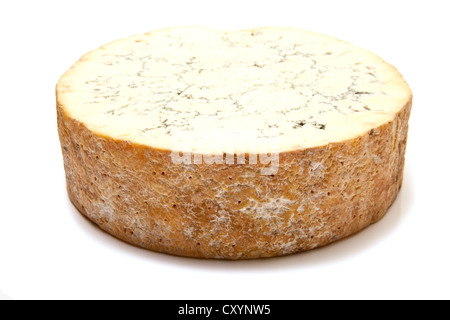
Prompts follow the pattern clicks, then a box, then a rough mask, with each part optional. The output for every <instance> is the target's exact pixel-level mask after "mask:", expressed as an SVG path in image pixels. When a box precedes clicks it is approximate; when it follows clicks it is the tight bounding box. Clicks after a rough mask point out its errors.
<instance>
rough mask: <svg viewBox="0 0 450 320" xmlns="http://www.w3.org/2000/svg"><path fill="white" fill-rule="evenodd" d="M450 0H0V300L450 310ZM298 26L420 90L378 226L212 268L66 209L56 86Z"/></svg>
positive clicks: (215, 263)
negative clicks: (94, 57)
mask: <svg viewBox="0 0 450 320" xmlns="http://www.w3.org/2000/svg"><path fill="white" fill-rule="evenodd" d="M448 3H449V2H448V1H430V0H428V1H411V0H410V1H392V0H390V1H380V0H378V1H373V2H371V1H305V2H303V1H282V0H278V1H263V0H259V1H249V0H241V1H234V0H228V1H214V0H210V1H194V0H187V1H168V0H165V1H131V0H128V1H112V0H110V1H81V0H78V1H27V2H25V1H1V2H0V32H1V39H0V48H1V50H0V58H1V59H0V72H1V73H0V82H1V83H0V90H1V100H0V108H1V109H0V121H1V125H0V133H1V146H0V153H1V157H0V161H1V167H0V168H1V177H0V179H1V184H0V188H1V190H0V191H1V192H0V195H1V202H0V298H8V297H10V298H13V299H449V298H450V289H449V288H450V251H449V244H450V237H449V234H450V209H449V206H448V204H449V199H450V192H449V191H450V188H449V182H450V175H449V152H448V148H449V142H448V141H449V137H450V134H449V130H450V126H449V123H450V112H449V109H450V101H449V98H448V93H449V91H450V86H449V85H450V81H449V78H448V75H449V74H450V63H449V57H450V49H449V45H448V43H449V31H450V24H449V22H448V21H449V12H450V10H449V8H448V7H449V6H448ZM178 25H205V26H210V27H216V28H221V29H241V28H254V27H260V26H293V27H300V28H303V29H308V30H311V31H316V32H321V33H326V34H329V35H331V36H334V37H337V38H340V39H343V40H346V41H349V42H352V43H354V44H356V45H358V46H361V47H364V48H366V49H369V50H371V51H373V52H375V53H377V54H378V55H380V56H381V57H382V58H384V59H385V60H386V61H388V62H390V63H391V64H393V65H395V66H396V67H397V68H398V69H399V70H400V72H402V73H403V75H404V77H405V78H406V80H407V81H408V82H409V84H410V86H411V87H412V90H413V92H414V104H413V111H412V115H411V120H410V135H409V141H408V148H407V155H406V169H405V180H404V187H403V189H402V190H401V192H400V194H399V197H398V199H397V201H396V202H395V204H394V205H393V207H392V208H391V209H390V211H389V212H388V214H387V216H386V217H385V218H384V219H383V220H381V221H380V222H379V223H377V224H375V225H373V226H371V227H369V228H368V229H366V230H364V231H362V232H360V233H358V234H357V235H354V236H352V237H350V238H348V239H345V240H342V241H340V242H338V243H335V244H333V245H330V246H327V247H325V248H321V249H317V250H313V251H310V252H307V253H303V254H295V255H291V256H287V257H282V258H272V259H265V260H255V261H237V262H230V261H209V260H196V259H189V258H180V257H174V256H169V255H165V254H158V253H152V252H149V251H146V250H142V249H138V248H135V247H132V246H129V245H127V244H125V243H123V242H121V241H119V240H116V239H114V238H112V237H111V236H109V235H107V234H105V233H103V232H102V231H100V230H99V229H98V228H96V227H95V226H94V225H93V224H91V223H90V222H88V221H87V220H86V219H84V218H83V217H81V216H80V214H79V213H78V212H77V211H76V210H75V209H74V207H73V206H72V205H71V204H70V202H69V201H68V199H67V195H66V191H65V180H64V171H63V164H62V156H61V152H60V148H59V141H58V136H57V131H56V111H55V97H54V86H55V84H56V82H57V80H58V78H59V76H60V75H61V74H62V73H63V72H64V71H65V70H66V69H67V68H69V67H70V65H71V64H72V63H73V62H75V61H76V60H77V59H78V58H79V57H80V56H81V55H82V54H84V53H85V52H87V51H89V50H91V49H94V48H96V47H98V46H100V45H101V44H104V43H107V42H109V41H112V40H115V39H117V38H122V37H126V36H128V35H132V34H135V33H142V32H146V31H150V30H152V29H156V28H162V27H168V26H178Z"/></svg>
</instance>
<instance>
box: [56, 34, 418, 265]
mask: <svg viewBox="0 0 450 320" xmlns="http://www.w3.org/2000/svg"><path fill="white" fill-rule="evenodd" d="M56 96H57V97H56V99H57V114H58V132H59V137H60V141H61V147H62V154H63V159H64V168H65V173H66V181H67V190H68V195H69V198H70V200H71V201H72V203H73V204H74V205H75V206H76V207H77V208H78V210H79V211H80V212H81V213H82V214H83V215H85V216H86V217H88V218H89V219H90V220H92V221H93V222H94V223H96V224H97V225H98V226H99V227H100V228H101V229H103V230H105V231H106V232H108V233H110V234H112V235H114V236H116V237H117V238H119V239H122V240H124V241H126V242H128V243H131V244H133V245H136V246H139V247H143V248H146V249H150V250H153V251H158V252H164V253H169V254H174V255H182V256H190V257H198V258H216V259H252V258H260V257H272V256H279V255H286V254H290V253H294V252H299V251H305V250H310V249H313V248H316V247H320V246H324V245H327V244H329V243H331V242H334V241H336V240H339V239H342V238H344V237H347V236H349V235H351V234H354V233H356V232H358V231H359V230H361V229H363V228H365V227H367V226H369V225H370V224H372V223H374V222H376V221H378V220H379V219H381V218H382V217H383V216H384V215H385V214H386V212H387V210H388V208H389V207H390V205H391V204H392V203H393V201H394V200H395V198H396V196H397V193H398V191H399V189H400V187H401V184H402V177H403V168H404V161H405V150H406V141H407V133H408V119H409V115H410V111H411V106H412V93H411V90H410V88H409V86H408V84H407V83H406V82H405V80H404V79H403V77H402V75H401V74H400V73H399V72H398V71H397V70H396V69H395V68H394V67H393V66H391V65H390V64H388V63H386V62H385V61H383V60H382V59H381V58H380V57H378V56H376V55H375V54H373V53H370V52H368V51H366V50H364V49H361V48H358V47H355V46H353V45H351V44H349V43H346V42H343V41H340V40H336V39H333V38H331V37H329V36H326V35H321V34H316V33H312V32H309V31H303V30H299V29H294V28H275V27H266V28H258V29H253V30H243V31H219V30H213V29H210V28H205V27H175V28H167V29H161V30H155V31H152V32H149V33H147V34H141V35H134V36H131V37H128V38H125V39H121V40H117V41H114V42H111V43H109V44H106V45H104V46H102V47H100V48H98V49H96V50H93V51H91V52H89V53H87V54H85V55H84V56H83V57H81V58H80V60H79V61H77V62H76V63H75V64H74V65H73V66H72V67H71V68H70V69H69V70H68V71H67V72H65V73H64V75H63V76H62V77H61V78H60V80H59V82H58V84H57V87H56ZM267 169H270V170H267Z"/></svg>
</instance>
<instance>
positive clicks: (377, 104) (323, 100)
mask: <svg viewBox="0 0 450 320" xmlns="http://www.w3.org/2000/svg"><path fill="white" fill-rule="evenodd" d="M59 88H60V89H61V90H60V91H59V94H58V98H59V101H60V103H61V104H62V105H64V107H65V108H66V110H67V112H69V113H70V114H71V115H72V116H73V117H74V118H75V119H77V120H79V121H81V122H83V123H84V124H86V126H87V127H88V128H89V129H90V130H92V131H93V132H95V133H98V134H101V135H104V136H108V137H113V138H115V139H122V140H130V141H133V142H136V143H140V144H143V145H147V146H151V147H155V148H160V149H166V150H173V149H179V150H180V151H191V150H192V149H193V148H196V150H200V151H202V152H208V151H211V150H214V151H218V152H226V153H233V152H257V151H258V150H255V148H256V147H255V146H257V145H258V144H257V143H256V142H255V139H257V138H258V137H259V138H267V137H270V136H273V135H274V134H276V135H277V143H278V144H279V148H280V151H291V150H296V149H299V148H307V147H314V146H320V145H326V144H327V143H331V142H339V141H343V140H346V139H351V138H354V137H357V136H360V135H362V134H365V133H366V132H367V131H369V130H370V129H372V128H374V127H376V126H379V125H381V124H383V123H386V122H388V121H390V120H392V119H393V117H394V115H395V114H396V113H397V112H398V111H399V110H400V108H401V107H402V106H403V105H404V104H405V103H406V102H407V101H408V99H409V97H410V91H409V88H408V86H407V84H406V83H405V81H404V80H403V78H402V77H401V76H400V75H399V73H398V72H397V71H396V70H395V69H394V68H393V67H392V66H390V65H388V64H387V63H385V62H384V61H383V60H381V59H380V58H379V57H377V56H376V55H374V54H372V53H370V52H367V51H365V50H363V49H359V48H356V47H354V46H352V45H350V44H348V43H345V42H342V41H338V40H335V39H333V38H330V37H328V36H325V35H319V34H313V33H310V32H306V31H300V30H297V29H289V28H261V29H257V30H246V31H238V32H223V31H218V30H213V29H208V28H201V27H182V28H170V29H163V30H157V31H153V32H150V33H148V34H143V35H136V36H132V37H129V38H126V39H122V40H118V41H115V42H112V43H110V44H107V45H105V46H103V47H101V48H100V49H98V50H95V51H92V52H90V53H88V54H86V55H85V56H84V57H83V58H82V59H81V60H80V61H79V62H77V63H76V64H75V65H74V66H73V67H72V68H71V69H70V70H69V71H68V72H67V73H66V74H65V75H64V76H63V77H62V79H61V80H60V82H59ZM231 136H239V137H241V138H242V137H243V139H244V140H246V142H248V143H246V144H245V145H236V143H234V144H233V143H228V144H227V143H225V144H223V143H222V144H218V143H217V140H218V139H220V138H224V137H231ZM194 142H195V143H196V144H197V145H195V146H193V144H194Z"/></svg>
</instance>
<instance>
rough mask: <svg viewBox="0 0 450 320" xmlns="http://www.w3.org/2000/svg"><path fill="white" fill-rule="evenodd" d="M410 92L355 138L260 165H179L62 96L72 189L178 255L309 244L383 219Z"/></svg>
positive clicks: (284, 249)
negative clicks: (108, 130) (122, 136)
mask: <svg viewBox="0 0 450 320" xmlns="http://www.w3.org/2000/svg"><path fill="white" fill-rule="evenodd" d="M410 110H411V100H410V101H409V102H408V103H407V104H405V105H404V107H403V108H402V109H401V110H400V111H399V112H398V113H397V114H396V115H395V116H394V118H393V119H392V121H390V122H387V123H385V124H383V125H381V126H379V127H376V128H373V129H372V130H370V131H369V132H367V133H366V134H364V135H362V136H360V137H357V138H355V139H351V140H347V141H343V142H340V143H332V144H328V145H325V146H321V147H315V148H308V149H303V150H296V151H290V152H283V153H281V154H280V168H279V170H278V173H277V174H275V175H272V176H271V175H268V176H267V175H262V174H261V173H260V172H259V169H261V165H253V164H252V165H250V164H239V165H238V164H236V165H227V164H223V165H218V164H214V165H208V164H201V165H195V164H192V165H185V164H174V163H173V162H172V160H171V151H169V150H158V149H154V148H152V147H148V146H144V145H138V144H134V143H132V142H128V141H119V140H113V139H111V138H108V137H103V136H99V135H96V134H95V133H93V132H92V131H90V130H88V129H87V128H86V126H85V125H83V124H82V123H80V122H78V121H77V120H75V119H73V118H72V117H70V115H69V114H67V112H66V111H65V109H64V106H63V105H62V104H61V103H60V102H58V107H57V112H58V128H59V136H60V140H61V146H62V153H63V157H64V167H65V172H66V180H67V188H68V194H69V197H70V199H71V201H72V202H73V204H74V205H75V206H76V207H77V208H78V209H79V211H80V212H81V213H82V214H84V215H85V216H86V217H88V218H89V219H90V220H92V221H93V222H94V223H96V224H97V225H98V226H99V227H100V228H101V229H103V230H105V231H106V232H108V233H110V234H112V235H114V236H116V237H117V238H119V239H122V240H124V241H126V242H129V243H131V244H134V245H136V246H139V247H143V248H147V249H150V250H154V251H159V252H165V253H169V254H174V255H182V256H190V257H198V258H216V259H252V258H260V257H271V256H279V255H286V254H290V253H294V252H298V251H305V250H310V249H313V248H316V247H319V246H324V245H326V244H329V243H332V242H334V241H336V240H339V239H342V238H344V237H346V236H349V235H351V234H353V233H355V232H357V231H359V230H361V229H363V228H365V227H367V226H369V225H370V224H371V223H374V222H376V221H378V220H379V219H380V218H382V217H383V216H384V215H385V213H386V211H387V210H388V208H389V207H390V205H391V204H392V202H393V201H394V200H395V198H396V196H397V193H398V191H399V189H400V186H401V183H402V177H403V167H404V156H405V148H406V140H407V132H408V118H409V114H410Z"/></svg>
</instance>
